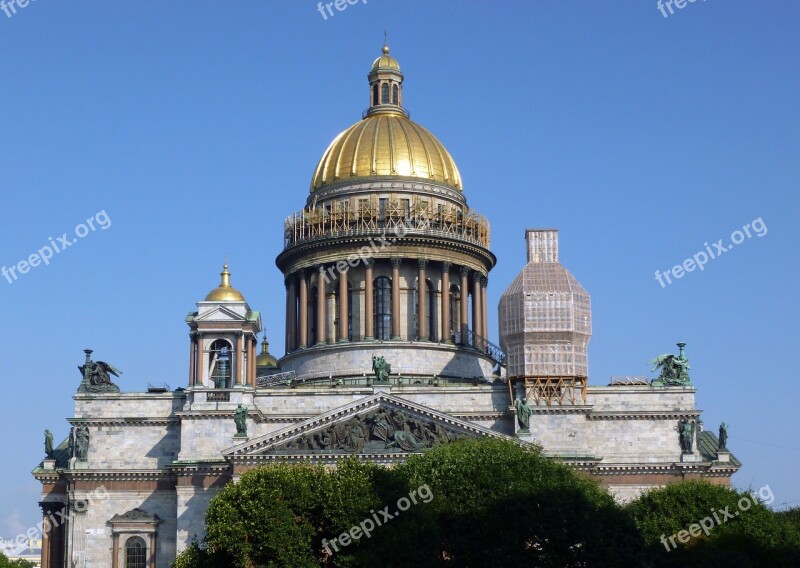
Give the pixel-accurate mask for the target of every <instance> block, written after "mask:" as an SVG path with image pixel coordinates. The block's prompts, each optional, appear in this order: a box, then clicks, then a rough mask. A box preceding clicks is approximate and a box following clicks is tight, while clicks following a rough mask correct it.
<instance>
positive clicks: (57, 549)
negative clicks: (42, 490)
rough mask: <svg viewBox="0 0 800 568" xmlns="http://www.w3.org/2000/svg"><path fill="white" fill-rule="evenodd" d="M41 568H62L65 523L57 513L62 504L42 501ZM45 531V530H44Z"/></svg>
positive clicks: (62, 506)
mask: <svg viewBox="0 0 800 568" xmlns="http://www.w3.org/2000/svg"><path fill="white" fill-rule="evenodd" d="M39 507H40V508H41V509H42V529H43V530H42V568H62V567H63V566H64V545H65V539H64V534H65V529H64V527H65V524H66V523H65V522H64V521H62V519H61V516H60V515H59V514H58V512H59V511H62V510H63V509H64V503H60V502H54V501H42V502H40V503H39ZM44 529H47V530H44Z"/></svg>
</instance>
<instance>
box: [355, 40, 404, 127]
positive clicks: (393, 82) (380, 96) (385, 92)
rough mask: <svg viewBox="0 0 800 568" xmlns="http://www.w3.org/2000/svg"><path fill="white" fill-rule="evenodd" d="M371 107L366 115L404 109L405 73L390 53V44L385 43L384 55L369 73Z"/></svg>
mask: <svg viewBox="0 0 800 568" xmlns="http://www.w3.org/2000/svg"><path fill="white" fill-rule="evenodd" d="M367 78H368V79H369V108H368V109H367V111H366V113H365V116H370V115H372V114H376V113H386V112H390V113H400V114H403V115H405V116H408V112H407V111H406V110H405V109H403V73H402V72H401V71H400V64H399V63H398V62H397V59H395V58H394V57H392V56H391V55H389V46H388V45H386V44H385V43H384V45H383V49H382V55H381V56H380V57H378V58H377V59H375V61H374V62H373V63H372V69H370V72H369V75H368V76H367Z"/></svg>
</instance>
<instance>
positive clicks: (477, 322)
mask: <svg viewBox="0 0 800 568" xmlns="http://www.w3.org/2000/svg"><path fill="white" fill-rule="evenodd" d="M482 313H483V309H482V308H481V273H480V272H473V273H472V332H473V333H477V334H478V335H480V334H481V331H483V323H482V322H481V319H482V318H481V315H482Z"/></svg>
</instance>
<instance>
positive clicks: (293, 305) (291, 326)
mask: <svg viewBox="0 0 800 568" xmlns="http://www.w3.org/2000/svg"><path fill="white" fill-rule="evenodd" d="M287 281H288V284H287V285H286V335H287V338H286V352H287V353H289V352H290V351H294V350H295V349H297V285H296V283H295V281H294V277H293V276H292V275H289V276H288V277H287Z"/></svg>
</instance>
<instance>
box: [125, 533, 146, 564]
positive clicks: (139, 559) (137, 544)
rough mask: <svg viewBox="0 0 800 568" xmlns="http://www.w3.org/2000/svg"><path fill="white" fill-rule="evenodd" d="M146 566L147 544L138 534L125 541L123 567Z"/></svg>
mask: <svg viewBox="0 0 800 568" xmlns="http://www.w3.org/2000/svg"><path fill="white" fill-rule="evenodd" d="M146 567H147V545H146V544H145V543H144V539H143V538H142V537H140V536H134V537H131V538H129V539H128V541H127V542H126V543H125V568H146Z"/></svg>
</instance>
